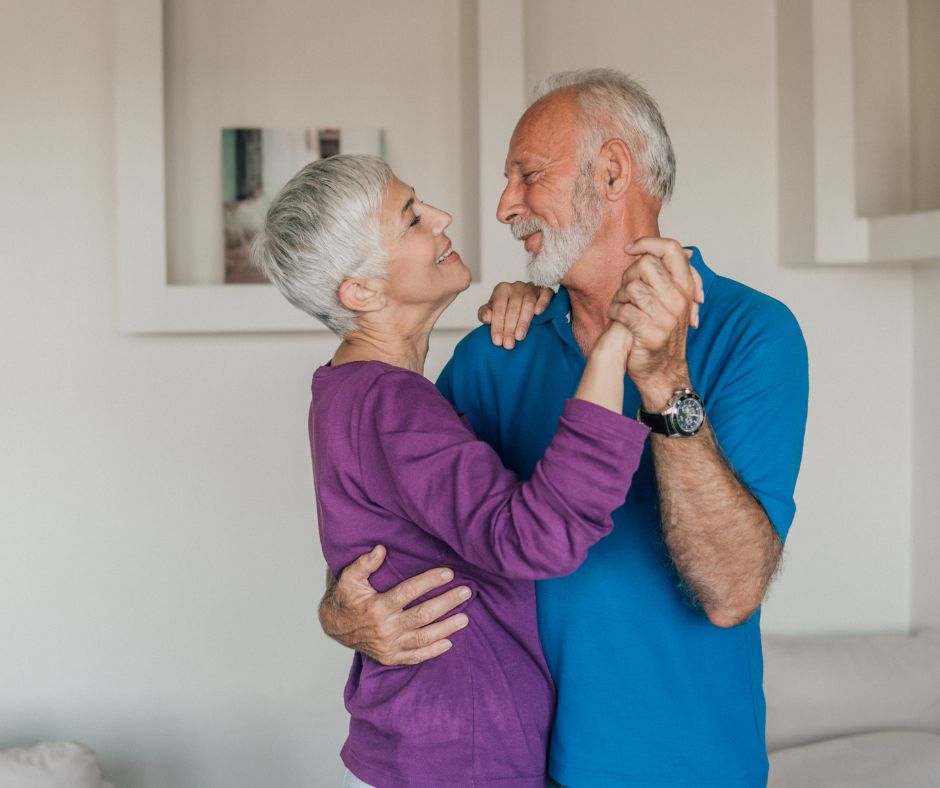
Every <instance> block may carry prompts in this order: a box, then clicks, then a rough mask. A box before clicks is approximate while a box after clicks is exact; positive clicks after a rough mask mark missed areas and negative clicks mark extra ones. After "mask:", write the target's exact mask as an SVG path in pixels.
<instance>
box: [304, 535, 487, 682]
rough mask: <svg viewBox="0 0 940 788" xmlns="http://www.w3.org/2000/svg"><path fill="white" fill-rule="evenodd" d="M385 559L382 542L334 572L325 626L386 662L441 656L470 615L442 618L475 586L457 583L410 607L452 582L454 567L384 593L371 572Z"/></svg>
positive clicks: (323, 612) (322, 616) (324, 612)
mask: <svg viewBox="0 0 940 788" xmlns="http://www.w3.org/2000/svg"><path fill="white" fill-rule="evenodd" d="M384 560H385V548H384V547H382V546H381V545H379V546H377V547H375V549H373V550H372V552H370V553H365V554H364V555H361V556H359V558H357V559H356V560H355V561H353V562H352V563H351V564H349V566H347V567H346V568H345V569H344V570H343V571H342V572H341V573H340V576H339V579H338V580H336V579H334V578H333V577H332V576H330V577H329V579H328V582H327V589H326V594H325V595H324V596H323V600H322V601H321V602H320V624H321V626H322V627H323V631H324V632H326V634H327V635H329V636H330V637H331V638H333V639H334V640H336V641H338V642H339V643H342V644H343V645H344V646H348V647H349V648H352V649H355V650H356V651H358V652H360V653H362V654H365V655H366V656H368V657H371V658H372V659H374V660H375V661H376V662H379V663H381V664H383V665H417V664H418V663H419V662H424V661H425V660H428V659H433V658H434V657H437V656H440V655H441V654H443V653H444V652H445V651H447V650H448V649H449V648H450V647H451V645H453V644H452V643H451V641H450V640H448V637H450V635H452V634H454V632H457V631H458V630H460V629H463V627H465V626H467V624H468V623H469V620H468V618H467V616H466V614H464V613H457V614H456V615H453V616H450V617H449V618H445V619H443V620H438V619H441V618H442V616H445V615H447V614H448V613H449V612H450V611H451V610H453V609H454V608H455V607H457V606H458V605H461V604H463V603H464V602H466V601H467V600H468V599H469V598H470V589H469V588H467V587H466V586H457V587H456V588H451V589H448V590H447V591H446V592H444V593H442V594H440V595H438V596H436V597H433V598H431V599H428V600H426V601H424V602H422V603H421V604H420V605H415V606H414V607H408V605H410V604H412V603H413V602H414V601H415V600H416V599H418V598H419V597H421V596H423V595H424V594H426V593H428V592H429V591H433V590H434V589H435V588H440V587H441V586H443V585H446V584H447V583H449V582H450V581H451V580H453V578H454V573H453V572H452V571H451V570H450V569H445V568H441V567H439V568H436V569H429V570H428V571H427V572H424V573H422V574H420V575H417V576H415V577H411V578H409V579H408V580H403V581H402V582H401V583H399V584H398V585H396V586H394V587H393V588H390V589H389V590H388V591H386V592H385V593H379V592H378V591H376V590H375V589H374V588H373V587H372V584H371V583H370V582H369V576H370V575H371V574H372V573H373V572H375V571H376V570H377V569H378V568H379V567H380V566H381V565H382V562H383V561H384ZM405 608H408V609H407V610H406V609H405Z"/></svg>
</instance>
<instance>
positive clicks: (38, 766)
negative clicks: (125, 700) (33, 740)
mask: <svg viewBox="0 0 940 788" xmlns="http://www.w3.org/2000/svg"><path fill="white" fill-rule="evenodd" d="M0 786H3V788H101V786H102V782H101V770H100V769H99V768H98V761H97V760H96V758H95V753H94V752H93V751H92V750H90V749H89V748H88V747H86V746H85V745H84V744H79V743H78V742H71V741H47V742H43V743H42V744H37V745H36V746H34V747H12V748H10V749H8V750H0Z"/></svg>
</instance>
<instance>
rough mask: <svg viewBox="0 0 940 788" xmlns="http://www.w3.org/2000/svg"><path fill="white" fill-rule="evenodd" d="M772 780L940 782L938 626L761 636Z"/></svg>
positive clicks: (834, 784) (877, 784)
mask: <svg viewBox="0 0 940 788" xmlns="http://www.w3.org/2000/svg"><path fill="white" fill-rule="evenodd" d="M764 694H765V695H766V697H767V749H768V751H769V754H770V788H940V632H937V631H925V632H921V633H919V634H917V635H913V636H903V635H871V636H859V637H842V638H802V637H773V636H769V635H768V636H765V637H764Z"/></svg>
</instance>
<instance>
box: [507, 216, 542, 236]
mask: <svg viewBox="0 0 940 788" xmlns="http://www.w3.org/2000/svg"><path fill="white" fill-rule="evenodd" d="M510 227H511V229H512V237H513V238H515V239H516V240H517V241H521V240H522V239H523V238H525V237H526V236H527V235H532V233H543V232H545V227H544V225H543V224H542V222H541V221H539V220H538V219H536V218H534V217H532V216H527V217H523V218H521V219H516V221H514V222H513V223H512V224H511V225H510Z"/></svg>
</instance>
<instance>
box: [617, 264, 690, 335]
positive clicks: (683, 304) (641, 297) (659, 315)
mask: <svg viewBox="0 0 940 788" xmlns="http://www.w3.org/2000/svg"><path fill="white" fill-rule="evenodd" d="M614 301H632V302H633V303H634V304H636V305H637V306H638V307H639V308H640V309H641V310H643V311H644V312H645V313H646V314H647V315H649V316H650V318H652V319H653V320H654V321H655V322H656V323H658V324H662V325H666V324H673V325H674V324H676V323H679V322H682V323H687V322H688V321H689V320H690V318H691V299H690V298H689V296H687V295H686V294H685V293H684V292H683V291H682V290H680V289H679V287H678V286H677V285H676V282H675V281H674V280H673V278H672V276H671V275H670V274H669V272H668V271H667V270H666V268H665V266H664V265H663V263H662V261H661V260H660V259H659V258H657V257H654V256H653V255H648V254H644V255H642V256H641V257H639V258H638V259H637V260H635V261H634V262H633V264H632V265H631V266H630V267H629V268H627V270H626V271H625V272H624V274H623V284H622V285H621V287H620V289H619V290H618V291H617V293H616V294H615V296H614Z"/></svg>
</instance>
